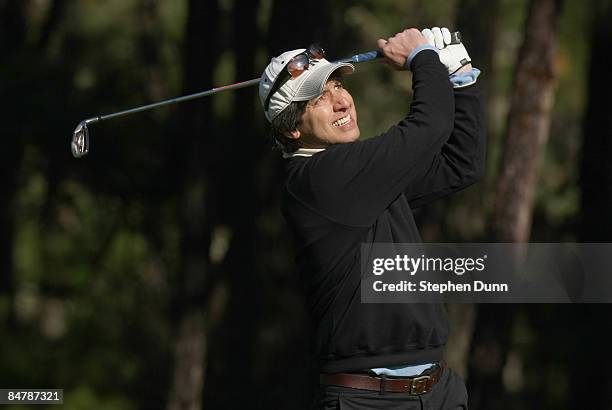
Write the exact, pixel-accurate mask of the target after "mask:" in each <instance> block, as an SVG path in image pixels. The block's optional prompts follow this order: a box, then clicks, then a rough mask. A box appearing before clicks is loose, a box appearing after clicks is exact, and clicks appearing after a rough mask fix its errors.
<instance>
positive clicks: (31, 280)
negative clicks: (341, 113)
mask: <svg viewBox="0 0 612 410" xmlns="http://www.w3.org/2000/svg"><path fill="white" fill-rule="evenodd" d="M611 17H612V1H610V0H585V1H565V2H563V1H559V0H529V1H528V0H489V1H485V0H482V1H477V0H464V1H461V2H459V1H442V0H429V1H417V0H359V1H357V0H355V1H346V0H342V1H334V2H328V1H323V0H310V1H306V2H299V1H298V2H290V1H280V0H251V1H247V0H218V1H213V0H209V1H196V0H175V1H170V0H105V1H102V0H99V1H93V0H81V1H67V0H0V56H1V60H0V96H1V99H0V101H1V102H2V117H1V119H2V120H1V124H2V137H3V138H2V145H1V149H0V156H1V158H0V191H1V192H0V387H2V388H63V389H64V394H65V398H64V402H65V404H64V405H63V406H62V407H61V408H64V409H161V408H166V409H190V410H191V409H193V410H196V409H202V408H205V409H242V408H247V409H303V408H306V407H307V404H308V402H309V400H310V395H311V393H312V389H313V384H312V381H313V380H314V378H313V377H312V376H313V375H312V372H311V366H310V361H309V358H308V349H309V340H308V327H309V324H308V319H307V316H306V313H305V311H304V308H303V299H302V296H301V293H300V290H299V283H298V278H297V274H296V272H295V266H294V263H293V254H292V247H291V238H290V237H289V236H288V233H287V231H286V227H285V224H284V222H283V220H282V218H281V215H280V212H279V192H280V184H281V180H282V167H283V163H282V160H281V159H280V155H279V154H278V152H274V151H273V150H272V149H271V144H270V142H269V141H268V139H267V138H266V135H267V123H266V121H265V118H264V116H263V115H262V112H261V109H260V104H259V101H258V97H257V90H256V88H255V87H254V88H248V89H242V90H239V91H235V92H227V93H223V94H219V95H216V96H214V97H208V98H205V99H201V100H198V101H194V102H188V103H184V104H182V105H179V106H174V107H170V108H163V109H159V110H155V111H149V112H146V113H141V114H136V115H133V116H130V117H126V118H124V119H117V120H109V121H106V122H103V123H99V124H96V125H93V126H91V127H90V133H91V137H92V143H91V153H90V155H89V156H87V157H86V158H85V159H82V160H77V159H74V158H73V157H72V156H71V154H70V149H69V141H70V138H71V135H72V130H73V129H74V127H75V126H76V124H77V123H78V122H79V121H81V120H82V119H84V118H89V117H92V116H94V115H97V114H105V113H110V112H114V111H118V110H121V109H124V108H129V107H132V106H137V105H141V104H145V103H147V102H151V101H157V100H161V99H165V98H170V97H173V96H177V95H182V94H187V93H192V92H197V91H201V90H205V89H209V88H212V87H213V86H218V85H223V84H228V83H232V82H235V81H241V80H248V79H251V78H256V77H259V75H260V73H261V71H262V70H263V68H264V67H265V65H266V64H267V62H268V61H269V59H270V58H271V57H272V56H274V55H277V54H279V53H281V52H282V51H285V50H290V49H293V48H299V47H306V46H308V45H309V44H310V43H312V42H314V41H316V42H319V43H320V44H322V45H323V46H324V48H326V50H327V51H328V55H329V56H330V59H334V58H341V57H345V56H347V55H351V54H354V53H356V52H361V51H367V50H371V49H373V48H375V44H376V40H377V39H378V38H379V37H383V38H386V37H389V36H391V35H393V34H395V33H396V32H398V31H400V30H402V29H404V28H406V27H410V26H414V27H418V28H424V27H431V26H434V25H439V26H448V27H450V28H451V29H453V30H460V31H461V33H462V35H463V39H464V42H465V44H466V46H467V49H468V51H469V53H470V55H471V56H472V59H473V61H474V66H476V67H478V68H480V69H481V70H482V71H483V74H482V75H481V77H480V79H479V81H480V83H481V84H482V86H483V88H484V90H485V101H486V115H487V128H488V134H489V146H488V160H487V172H486V177H485V179H484V180H483V181H481V182H479V183H478V184H477V185H475V186H473V187H471V188H469V189H468V190H466V191H464V192H462V193H460V194H458V195H455V196H454V197H452V198H449V199H448V200H443V201H439V202H438V203H436V204H434V205H432V206H429V207H427V208H424V209H421V210H419V213H418V220H419V226H420V228H421V230H422V234H423V237H424V239H425V240H426V241H431V242H433V241H441V242H498V241H499V242H526V241H530V242H612V217H611V216H610V211H611V210H612V160H611V159H610V158H611V156H612V115H611V111H610V110H611V109H612V108H611V105H610V103H609V97H610V95H612V80H611V76H612V61H611V59H612V53H610V49H611V41H612V24H610V18H611ZM347 83H348V84H347V87H348V88H349V90H350V91H351V92H352V93H353V95H354V97H355V100H356V104H357V108H358V110H359V114H360V115H359V116H360V126H361V129H362V135H364V136H372V135H375V134H376V133H378V132H381V131H383V130H385V129H386V128H387V127H388V126H389V125H391V124H392V123H393V122H394V121H397V120H399V119H400V118H401V117H402V115H403V114H404V112H405V110H406V108H407V107H408V104H409V101H410V98H411V95H410V74H408V73H406V72H394V71H392V70H390V69H389V68H388V67H385V66H384V65H382V64H377V63H367V64H364V65H361V66H359V67H358V70H357V72H356V73H355V74H354V75H353V76H351V77H350V78H348V80H347ZM347 206H350V205H348V204H347ZM449 312H450V315H451V318H452V326H453V328H452V337H451V341H450V343H449V345H448V351H447V357H448V361H449V362H450V363H451V365H452V366H453V367H454V368H456V369H457V370H458V371H459V372H460V373H461V374H462V375H463V376H464V377H465V378H466V381H467V385H468V389H469V392H470V407H471V408H472V409H476V410H480V409H510V408H513V409H514V408H525V409H527V408H529V409H610V408H612V400H611V399H612V376H611V375H610V372H609V370H608V369H609V368H608V365H609V364H612V363H611V362H612V359H611V358H610V357H611V356H610V355H609V354H608V351H609V348H608V347H609V344H610V340H611V339H610V337H611V336H610V335H612V307H610V306H608V305H603V304H602V305H597V304H593V305H551V304H548V305H544V304H542V305H536V304H534V305H479V306H477V305H451V306H449ZM6 408H7V409H8V408H11V407H10V406H7V407H6ZM14 408H15V409H17V408H19V409H25V408H28V407H27V406H15V407H14ZM33 408H34V407H33ZM58 408H59V407H58Z"/></svg>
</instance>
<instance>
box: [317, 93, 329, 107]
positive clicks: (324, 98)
mask: <svg viewBox="0 0 612 410" xmlns="http://www.w3.org/2000/svg"><path fill="white" fill-rule="evenodd" d="M325 100H327V93H323V94H321V95H320V96H319V97H318V98H317V99H316V100H315V102H314V103H315V105H317V104H318V103H321V102H323V101H325Z"/></svg>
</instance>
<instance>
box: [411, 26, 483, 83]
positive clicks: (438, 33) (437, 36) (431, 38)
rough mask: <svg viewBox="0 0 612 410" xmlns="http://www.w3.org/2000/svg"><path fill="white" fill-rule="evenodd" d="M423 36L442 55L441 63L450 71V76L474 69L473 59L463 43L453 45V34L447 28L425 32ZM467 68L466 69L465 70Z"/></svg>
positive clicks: (437, 28) (426, 30) (436, 28)
mask: <svg viewBox="0 0 612 410" xmlns="http://www.w3.org/2000/svg"><path fill="white" fill-rule="evenodd" d="M423 36H424V37H425V38H427V41H428V43H429V44H430V45H432V46H434V47H436V48H437V49H438V51H439V53H440V61H441V62H442V64H444V65H445V66H446V68H447V69H448V74H453V73H455V72H457V71H459V70H461V71H466V70H470V69H471V68H472V66H471V64H470V62H471V61H472V59H471V58H470V56H469V55H468V53H467V50H466V49H465V47H464V46H463V43H459V44H451V33H450V31H449V30H448V29H447V28H446V27H442V28H440V27H434V28H432V29H431V30H430V29H428V28H426V29H425V30H423ZM464 67H465V68H464Z"/></svg>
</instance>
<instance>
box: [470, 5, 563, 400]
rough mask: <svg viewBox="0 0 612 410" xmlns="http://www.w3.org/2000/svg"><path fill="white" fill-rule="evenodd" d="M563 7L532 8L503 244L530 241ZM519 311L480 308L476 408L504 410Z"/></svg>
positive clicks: (512, 116)
mask: <svg viewBox="0 0 612 410" xmlns="http://www.w3.org/2000/svg"><path fill="white" fill-rule="evenodd" d="M561 5H562V1H560V0H532V1H531V2H530V4H529V12H528V17H527V22H526V26H525V37H524V39H523V44H522V47H521V49H520V51H519V54H518V60H517V65H516V72H515V78H514V87H513V92H512V100H511V107H510V112H509V113H508V121H507V130H506V139H505V145H504V154H503V161H502V171H501V175H500V178H499V182H498V185H497V190H496V200H495V206H494V211H493V216H492V219H491V230H492V237H493V238H494V239H495V240H496V241H499V242H526V241H528V240H529V233H530V227H531V216H532V210H533V202H534V200H533V199H534V192H535V188H536V182H537V175H538V165H539V163H540V159H541V155H542V151H543V148H544V146H545V144H546V141H547V140H548V134H549V125H550V112H551V107H552V103H553V100H554V99H553V96H554V90H555V80H556V73H555V58H556V55H557V28H558V21H559V15H560V12H561ZM515 310H516V307H515V306H513V305H487V306H480V307H479V309H478V316H477V320H476V328H475V332H474V338H473V341H472V346H471V352H472V354H471V361H470V367H469V390H470V404H471V407H472V408H475V409H500V408H504V403H505V401H504V388H503V383H502V371H503V368H504V365H505V363H506V357H507V353H508V349H509V342H510V335H511V330H512V323H513V317H514V313H515Z"/></svg>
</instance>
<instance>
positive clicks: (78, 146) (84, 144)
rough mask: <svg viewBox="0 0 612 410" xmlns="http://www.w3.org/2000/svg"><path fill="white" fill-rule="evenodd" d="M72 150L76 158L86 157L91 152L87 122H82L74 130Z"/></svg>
mask: <svg viewBox="0 0 612 410" xmlns="http://www.w3.org/2000/svg"><path fill="white" fill-rule="evenodd" d="M70 148H71V150H72V155H73V156H74V157H75V158H81V157H84V156H85V155H87V153H88V152H89V130H88V129H87V122H85V121H81V122H80V123H79V125H77V126H76V128H75V129H74V133H73V134H72V143H71V144H70Z"/></svg>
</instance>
